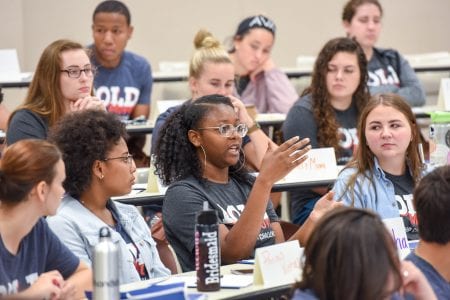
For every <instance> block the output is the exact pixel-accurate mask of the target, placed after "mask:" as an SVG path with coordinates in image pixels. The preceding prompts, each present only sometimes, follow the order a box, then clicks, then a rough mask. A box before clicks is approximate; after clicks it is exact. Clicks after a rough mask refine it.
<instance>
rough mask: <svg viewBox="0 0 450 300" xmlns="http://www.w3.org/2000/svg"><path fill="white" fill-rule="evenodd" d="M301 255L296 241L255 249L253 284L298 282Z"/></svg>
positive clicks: (301, 252)
mask: <svg viewBox="0 0 450 300" xmlns="http://www.w3.org/2000/svg"><path fill="white" fill-rule="evenodd" d="M302 255H303V248H300V244H299V243H298V241H290V242H285V243H280V244H276V245H272V246H267V247H262V248H258V249H256V251H255V269H254V273H253V283H254V284H263V285H275V284H290V283H294V282H296V281H299V280H300V278H301V264H300V262H301V257H302Z"/></svg>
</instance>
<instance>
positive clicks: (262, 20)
mask: <svg viewBox="0 0 450 300" xmlns="http://www.w3.org/2000/svg"><path fill="white" fill-rule="evenodd" d="M252 28H264V29H266V30H268V31H270V32H271V33H272V34H273V35H274V36H275V31H276V26H275V23H274V22H273V21H272V20H270V19H269V18H267V17H264V16H262V15H258V16H253V17H248V18H246V19H244V20H243V21H242V22H241V23H239V26H238V29H237V30H236V34H235V36H237V35H243V34H245V33H246V32H247V31H249V30H250V29H252Z"/></svg>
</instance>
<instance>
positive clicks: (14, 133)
mask: <svg viewBox="0 0 450 300" xmlns="http://www.w3.org/2000/svg"><path fill="white" fill-rule="evenodd" d="M95 71H96V69H95V67H94V66H92V65H91V62H90V61H89V55H88V52H87V50H86V49H85V48H84V47H83V46H82V45H81V44H80V43H77V42H75V41H71V40H57V41H54V42H53V43H51V44H50V45H48V46H47V47H46V48H45V49H44V51H43V52H42V54H41V57H40V59H39V63H38V65H37V67H36V72H35V73H34V76H33V80H32V81H31V84H30V88H29V89H28V94H27V96H26V98H25V101H24V103H23V104H22V105H20V106H19V107H18V108H17V109H16V110H15V111H14V112H13V113H12V114H11V116H10V119H9V124H8V131H7V133H6V142H7V144H8V145H11V144H13V143H15V142H17V141H19V140H22V139H30V138H34V139H46V138H47V134H48V131H49V128H50V127H52V126H53V125H54V124H55V123H56V122H57V121H58V120H59V119H61V118H62V117H63V116H64V115H65V114H67V113H70V112H73V111H79V110H84V109H89V108H95V109H101V110H105V107H104V105H103V103H102V101H101V100H99V99H98V98H96V97H93V96H92V95H93V94H92V89H93V81H94V75H95Z"/></svg>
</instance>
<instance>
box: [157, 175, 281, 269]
mask: <svg viewBox="0 0 450 300" xmlns="http://www.w3.org/2000/svg"><path fill="white" fill-rule="evenodd" d="M251 188H252V186H251V185H250V184H243V183H239V182H238V181H237V180H236V179H234V178H230V180H229V182H228V183H226V184H220V183H214V182H211V181H206V182H205V183H204V184H202V183H200V182H199V181H198V180H197V179H195V178H194V177H189V178H186V179H183V180H180V181H178V182H175V183H173V184H172V185H170V187H169V188H168V190H167V192H166V197H165V199H164V205H163V223H164V230H165V232H166V236H167V239H168V240H169V242H170V244H171V246H172V247H173V248H174V250H175V253H176V254H177V256H178V260H179V262H180V265H181V267H182V269H183V271H184V272H186V271H192V270H194V269H195V256H194V250H195V240H194V234H195V222H196V218H195V217H196V214H197V213H198V212H199V211H201V210H202V208H203V202H204V201H208V203H209V206H210V208H213V209H215V210H217V213H218V216H219V223H220V224H225V225H226V226H227V227H229V228H231V227H232V226H233V224H235V223H236V222H237V221H238V220H239V217H240V215H241V213H242V212H243V210H244V209H245V204H246V202H247V198H248V196H249V194H250V191H251ZM277 221H278V217H277V214H276V213H275V211H274V209H273V206H272V203H271V201H269V203H268V205H267V209H266V213H265V215H264V221H263V223H262V224H261V230H260V233H259V235H258V237H257V239H256V244H255V248H259V247H263V246H268V245H272V244H274V243H275V233H274V231H273V229H272V227H271V226H270V223H271V222H277Z"/></svg>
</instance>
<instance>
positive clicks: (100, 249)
mask: <svg viewBox="0 0 450 300" xmlns="http://www.w3.org/2000/svg"><path fill="white" fill-rule="evenodd" d="M99 236H100V239H99V243H98V244H97V245H95V247H94V255H93V271H94V293H93V299H94V300H116V299H117V300H119V299H120V291H119V249H118V248H117V246H116V245H115V244H114V243H113V242H112V240H111V232H110V231H109V228H108V227H102V228H100V232H99Z"/></svg>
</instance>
